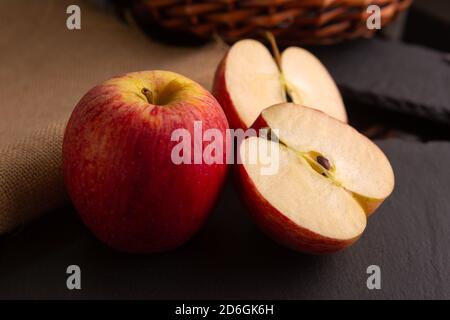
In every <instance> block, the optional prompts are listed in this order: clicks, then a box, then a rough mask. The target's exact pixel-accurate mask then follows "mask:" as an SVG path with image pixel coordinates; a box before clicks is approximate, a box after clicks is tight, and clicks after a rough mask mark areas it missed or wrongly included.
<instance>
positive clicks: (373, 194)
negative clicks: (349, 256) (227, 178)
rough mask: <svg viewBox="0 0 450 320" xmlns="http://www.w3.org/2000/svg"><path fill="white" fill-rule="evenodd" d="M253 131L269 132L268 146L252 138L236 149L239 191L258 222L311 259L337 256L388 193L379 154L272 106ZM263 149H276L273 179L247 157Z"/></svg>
mask: <svg viewBox="0 0 450 320" xmlns="http://www.w3.org/2000/svg"><path fill="white" fill-rule="evenodd" d="M253 127H254V128H255V129H262V128H267V130H269V132H270V135H269V136H271V139H268V138H267V137H264V136H256V137H255V136H254V137H249V138H247V139H245V140H244V141H243V142H242V143H241V145H240V146H239V151H238V155H239V157H240V159H241V161H242V164H240V165H239V170H238V172H239V180H240V184H239V185H240V187H241V189H242V190H241V191H242V194H243V198H244V202H245V203H246V205H247V207H248V208H249V211H250V213H251V215H252V217H253V218H254V220H255V221H256V223H257V224H258V225H259V226H260V228H261V229H262V230H263V231H265V232H266V233H267V234H268V235H269V236H270V237H272V238H273V239H274V240H276V241H277V242H279V243H281V244H284V245H286V246H288V247H290V248H292V249H295V250H298V251H301V252H305V253H310V254H323V253H329V252H334V251H337V250H340V249H343V248H345V247H347V246H349V245H351V244H352V243H353V242H354V241H356V240H357V239H358V238H359V237H360V236H361V234H362V233H363V231H364V229H365V227H366V223H367V216H368V215H370V214H371V213H372V212H373V211H374V210H375V209H376V208H377V207H378V206H379V205H380V204H381V203H382V202H383V200H384V199H386V198H387V197H388V196H389V195H390V194H391V192H392V191H393V188H394V173H393V170H392V167H391V165H390V163H389V161H388V159H387V158H386V156H385V155H384V153H383V152H382V151H381V150H380V149H379V148H378V147H377V146H376V145H375V144H374V143H373V142H372V141H370V140H369V139H368V138H366V137H365V136H363V135H361V134H360V133H358V132H357V131H356V130H355V129H353V128H352V127H351V126H349V125H347V124H346V123H343V122H341V121H338V120H336V119H334V118H332V117H330V116H328V115H326V114H325V113H323V112H320V111H317V110H314V109H310V108H307V107H302V106H299V105H295V104H291V103H284V104H278V105H274V106H272V107H269V108H267V109H265V110H263V111H262V113H261V115H260V116H259V118H258V119H257V120H256V122H255V123H254V125H253ZM274 137H276V139H274ZM262 146H264V148H265V149H264V150H277V153H271V154H270V155H271V156H272V157H273V159H272V161H275V160H276V161H277V168H278V169H277V170H276V171H274V172H275V173H273V174H263V173H262V172H263V170H262V169H263V168H264V167H267V161H265V162H262V161H261V160H260V157H259V156H256V157H255V154H251V153H252V152H253V153H255V150H260V148H261V147H262ZM275 154H276V156H277V158H276V159H275ZM255 158H256V161H250V160H251V159H254V160H255Z"/></svg>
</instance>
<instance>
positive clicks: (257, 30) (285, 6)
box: [132, 0, 412, 45]
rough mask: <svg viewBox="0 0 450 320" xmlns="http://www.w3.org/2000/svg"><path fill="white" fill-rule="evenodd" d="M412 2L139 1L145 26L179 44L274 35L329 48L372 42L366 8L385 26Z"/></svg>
mask: <svg viewBox="0 0 450 320" xmlns="http://www.w3.org/2000/svg"><path fill="white" fill-rule="evenodd" d="M411 2H412V0H135V1H134V2H133V5H132V7H133V11H134V12H135V17H138V19H139V20H140V21H139V22H140V24H141V25H142V23H143V21H144V22H145V24H146V26H147V27H150V29H155V30H163V31H165V32H171V33H172V34H176V35H177V36H178V38H179V39H185V38H189V37H191V38H192V37H194V38H197V39H208V38H210V37H212V36H213V35H214V34H218V35H219V36H221V37H222V38H223V39H224V40H225V41H226V42H228V43H233V42H235V41H237V40H239V39H242V38H260V39H261V38H262V34H263V32H261V31H271V32H272V33H273V34H274V35H275V36H276V38H277V41H278V42H279V43H280V44H281V45H290V44H329V43H335V42H339V41H342V40H345V39H353V38H358V37H370V36H371V35H373V33H374V31H375V30H369V29H368V28H367V27H366V21H367V18H368V17H369V14H368V13H367V7H368V6H369V5H372V4H375V5H378V6H380V8H381V13H382V14H381V17H382V19H381V21H382V26H385V25H387V24H388V23H389V22H391V21H392V20H393V19H394V18H395V17H396V16H397V14H398V13H399V12H401V11H403V10H405V9H407V8H408V7H409V5H410V4H411Z"/></svg>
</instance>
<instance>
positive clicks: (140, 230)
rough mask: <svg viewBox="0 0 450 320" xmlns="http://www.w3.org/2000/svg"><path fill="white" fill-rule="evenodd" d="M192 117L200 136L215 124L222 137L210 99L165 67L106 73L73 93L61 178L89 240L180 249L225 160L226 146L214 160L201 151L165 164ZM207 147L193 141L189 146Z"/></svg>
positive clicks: (215, 188) (128, 247)
mask: <svg viewBox="0 0 450 320" xmlns="http://www.w3.org/2000/svg"><path fill="white" fill-rule="evenodd" d="M195 121H201V132H200V134H201V135H202V134H203V133H204V132H206V131H207V130H208V129H216V130H218V132H220V134H222V136H223V137H227V136H226V129H227V128H228V123H227V120H226V118H225V115H224V113H223V111H222V109H221V107H220V105H219V104H218V102H217V101H216V99H215V98H214V97H213V96H212V95H211V94H210V93H209V92H208V91H207V90H205V89H204V88H203V87H201V86H200V85H199V84H197V83H196V82H194V81H192V80H190V79H188V78H186V77H184V76H181V75H179V74H176V73H172V72H168V71H146V72H136V73H129V74H126V75H123V76H121V77H117V78H113V79H111V80H108V81H106V82H104V83H103V84H100V85H97V86H96V87H94V88H92V89H91V90H90V91H89V92H88V93H87V94H86V95H85V96H84V97H83V98H82V99H81V101H80V102H79V103H78V104H77V106H76V107H75V110H74V111H73V113H72V116H71V118H70V121H69V123H68V126H67V129H66V132H65V136H64V144H63V162H64V176H65V183H66V186H67V189H68V192H69V194H70V197H71V199H72V201H73V204H74V205H75V208H76V209H77V211H78V213H79V215H80V216H81V218H82V220H83V221H84V223H85V224H86V225H87V226H88V227H89V228H90V230H91V231H92V232H93V233H94V234H95V235H96V236H97V237H98V238H99V239H101V240H102V241H104V242H105V243H106V244H108V245H109V246H111V247H113V248H116V249H118V250H121V251H127V252H139V253H152V252H160V251H165V250H169V249H173V248H175V247H177V246H179V245H181V244H182V243H184V242H185V241H187V240H188V239H189V238H190V237H191V236H192V235H193V234H194V233H195V232H196V231H197V230H198V229H199V228H200V226H201V225H202V224H203V222H204V221H205V219H206V217H207V216H208V213H209V212H210V210H211V208H212V206H213V205H214V203H215V201H216V198H217V196H218V193H219V191H220V189H221V186H222V184H223V182H224V178H225V175H226V171H227V166H226V162H225V157H226V149H224V152H223V154H222V155H219V157H221V159H222V160H223V161H216V162H214V161H211V155H208V154H206V153H205V154H203V157H205V158H204V159H202V160H203V161H201V162H200V163H196V164H194V163H193V164H187V163H182V164H176V163H175V162H174V161H173V159H172V156H171V155H172V152H173V150H174V147H175V146H176V145H178V144H179V142H178V141H172V140H173V137H172V134H173V132H174V130H176V129H185V130H184V132H187V133H188V134H191V135H192V137H193V136H194V135H195V124H194V122H195ZM195 139H197V138H195ZM195 141H199V140H195ZM194 144H195V143H194V141H192V144H191V142H189V144H188V145H189V146H193V147H194ZM210 144H211V143H210V142H207V141H203V140H200V143H199V144H197V145H195V147H200V148H204V147H207V146H208V145H210ZM227 145H228V144H227ZM184 156H186V155H184ZM208 157H209V159H208ZM216 157H217V155H216ZM188 158H189V159H191V158H192V159H193V158H194V154H192V155H188ZM212 162H214V163H212Z"/></svg>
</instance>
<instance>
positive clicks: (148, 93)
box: [141, 88, 155, 104]
mask: <svg viewBox="0 0 450 320" xmlns="http://www.w3.org/2000/svg"><path fill="white" fill-rule="evenodd" d="M141 93H142V94H143V95H144V96H145V98H146V99H147V102H148V103H150V104H155V101H154V98H153V93H152V92H151V91H150V90H149V89H147V88H142V90H141Z"/></svg>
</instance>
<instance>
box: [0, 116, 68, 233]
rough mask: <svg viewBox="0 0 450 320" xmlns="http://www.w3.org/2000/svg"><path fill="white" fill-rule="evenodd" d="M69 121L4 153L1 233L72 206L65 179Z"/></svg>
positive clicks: (0, 185)
mask: <svg viewBox="0 0 450 320" xmlns="http://www.w3.org/2000/svg"><path fill="white" fill-rule="evenodd" d="M64 128H65V121H61V122H57V123H54V124H52V125H50V126H48V127H47V128H44V129H41V130H38V131H37V132H36V133H35V134H33V135H30V136H28V137H27V138H25V139H23V140H22V141H20V142H18V143H16V144H14V145H10V146H8V147H6V148H4V149H2V150H0V159H1V162H0V182H1V183H0V234H3V233H5V232H9V231H11V230H13V229H14V228H16V227H18V226H20V225H23V224H24V223H26V222H28V221H30V220H32V219H34V218H36V217H38V216H40V215H41V214H42V213H44V212H47V211H50V210H54V209H57V208H60V207H62V206H63V205H64V204H67V203H68V198H67V196H66V193H65V188H64V183H63V178H62V161H61V152H62V148H61V145H62V139H63V135H64Z"/></svg>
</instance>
